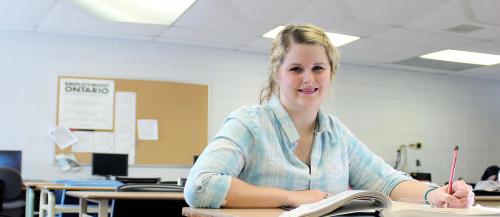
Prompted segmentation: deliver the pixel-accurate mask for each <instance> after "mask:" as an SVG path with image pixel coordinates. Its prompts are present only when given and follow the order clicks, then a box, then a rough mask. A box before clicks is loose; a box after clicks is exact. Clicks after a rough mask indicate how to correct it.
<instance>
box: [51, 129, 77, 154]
mask: <svg viewBox="0 0 500 217" xmlns="http://www.w3.org/2000/svg"><path fill="white" fill-rule="evenodd" d="M49 137H50V138H51V139H52V141H54V142H55V143H56V144H57V145H58V146H59V148H60V149H65V148H67V147H69V146H71V145H73V144H75V143H76V142H78V138H77V137H76V136H75V135H73V133H72V132H71V131H70V130H69V129H68V128H66V127H62V126H59V127H56V128H54V129H52V130H50V131H49Z"/></svg>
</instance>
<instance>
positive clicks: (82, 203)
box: [78, 198, 88, 217]
mask: <svg viewBox="0 0 500 217" xmlns="http://www.w3.org/2000/svg"><path fill="white" fill-rule="evenodd" d="M87 204H88V202H87V200H86V199H83V198H80V213H79V215H78V216H80V217H85V216H88V215H87Z"/></svg>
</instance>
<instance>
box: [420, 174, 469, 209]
mask: <svg viewBox="0 0 500 217" xmlns="http://www.w3.org/2000/svg"><path fill="white" fill-rule="evenodd" d="M427 200H428V202H429V203H431V204H434V205H436V206H438V207H444V205H445V204H448V207H450V208H467V207H471V206H472V204H474V193H473V192H472V187H471V186H470V185H467V184H466V183H465V182H464V181H462V180H460V181H455V182H453V192H452V194H448V185H445V186H442V187H440V188H437V189H436V190H433V191H431V192H429V195H428V197H427Z"/></svg>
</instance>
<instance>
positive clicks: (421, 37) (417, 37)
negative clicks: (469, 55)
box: [373, 28, 479, 49]
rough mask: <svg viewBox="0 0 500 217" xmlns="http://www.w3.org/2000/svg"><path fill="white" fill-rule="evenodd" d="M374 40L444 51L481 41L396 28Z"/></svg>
mask: <svg viewBox="0 0 500 217" xmlns="http://www.w3.org/2000/svg"><path fill="white" fill-rule="evenodd" d="M373 38H376V39H381V40H390V41H399V42H403V43H409V44H415V45H427V46H433V47H438V48H442V49H444V48H454V47H457V46H465V45H469V44H473V43H476V42H478V41H479V40H476V39H469V38H464V37H457V36H452V35H445V34H442V33H433V32H424V31H417V30H411V29H406V28H394V29H391V30H389V31H386V32H383V33H379V34H376V35H374V36H373Z"/></svg>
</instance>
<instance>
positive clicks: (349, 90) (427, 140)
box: [0, 31, 500, 184]
mask: <svg viewBox="0 0 500 217" xmlns="http://www.w3.org/2000/svg"><path fill="white" fill-rule="evenodd" d="M267 62H268V58H267V55H264V54H254V53H245V52H237V51H231V50H221V49H215V48H205V47H195V46H188V45H178V44H169V43H156V42H144V41H135V40H124V39H114V38H96V37H82V36H69V35H52V34H42V33H38V34H35V33H31V32H13V31H3V32H0V75H1V80H0V102H1V105H2V106H0V149H21V150H23V174H22V175H23V177H25V178H27V179H53V178H63V177H64V178H70V177H71V178H85V177H89V176H90V168H89V167H88V166H87V167H83V168H81V169H80V170H79V171H75V172H70V173H62V172H60V171H59V168H58V167H57V166H56V165H54V163H53V160H52V159H53V153H54V151H53V148H54V146H53V144H52V143H51V142H50V140H49V139H48V137H47V131H48V130H49V129H50V128H51V127H53V126H54V123H55V116H56V115H55V113H56V95H57V76H59V75H66V76H92V77H115V78H129V79H154V80H169V81H181V82H191V83H203V84H209V86H210V91H209V92H210V96H209V101H210V105H209V113H210V114H209V135H213V134H215V133H216V131H217V130H218V128H219V127H220V126H221V124H222V121H223V118H224V117H225V116H226V115H227V114H228V113H229V112H231V111H232V110H234V109H236V108H238V107H240V106H241V105H250V104H255V103H257V95H258V93H259V89H260V87H261V84H262V82H263V81H264V80H265V76H266V69H267ZM337 77H338V78H337V80H336V82H335V84H334V89H333V91H332V94H331V99H330V100H329V101H328V102H327V103H326V104H325V106H324V107H325V110H326V111H328V112H333V113H335V114H337V115H338V116H339V117H340V118H341V119H342V120H343V121H344V122H345V123H346V124H347V126H349V127H350V129H351V130H352V131H353V132H354V133H355V134H356V135H357V136H358V137H359V138H360V139H362V140H363V141H364V142H365V143H366V144H367V145H368V146H369V147H370V148H371V149H372V150H373V151H374V152H376V153H377V154H379V155H381V156H382V157H383V158H384V159H385V160H386V161H387V162H388V163H391V164H393V161H394V158H395V153H396V152H395V150H396V148H397V147H398V146H399V145H400V144H409V143H414V142H417V141H418V142H422V143H423V145H424V148H423V149H422V150H420V151H409V155H410V160H409V164H410V165H411V167H410V169H414V166H413V165H414V163H413V162H414V159H415V158H419V159H421V160H422V163H423V168H424V170H426V171H430V172H432V173H433V178H434V180H435V181H436V182H438V183H441V184H442V183H443V182H444V181H445V180H446V176H447V175H448V173H449V171H448V170H449V164H450V162H451V149H452V147H453V146H454V145H457V144H460V145H461V150H463V151H461V152H460V156H459V157H460V161H459V163H458V165H457V174H458V176H462V177H464V178H466V179H467V180H469V181H477V178H478V177H479V176H480V175H481V173H482V171H483V170H484V168H486V166H488V165H490V164H493V163H496V164H500V162H499V161H500V160H498V157H497V156H499V154H500V146H498V145H496V143H497V142H498V141H500V140H499V139H500V138H499V135H498V134H499V133H498V132H499V129H500V126H499V125H500V124H499V123H498V120H500V119H499V117H500V81H489V80H482V79H472V78H464V77H455V76H445V75H439V74H427V73H422V72H412V71H405V70H400V69H398V70H395V69H381V68H372V67H364V66H357V65H352V64H351V65H349V64H343V65H342V66H341V68H340V70H339V72H338V75H337ZM188 171H189V168H182V167H172V166H168V167H165V166H161V167H158V166H149V167H147V166H146V167H145V166H134V167H132V168H131V169H130V171H129V175H131V176H161V177H162V178H163V179H171V180H173V179H176V178H177V177H180V176H186V175H187V173H188Z"/></svg>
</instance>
